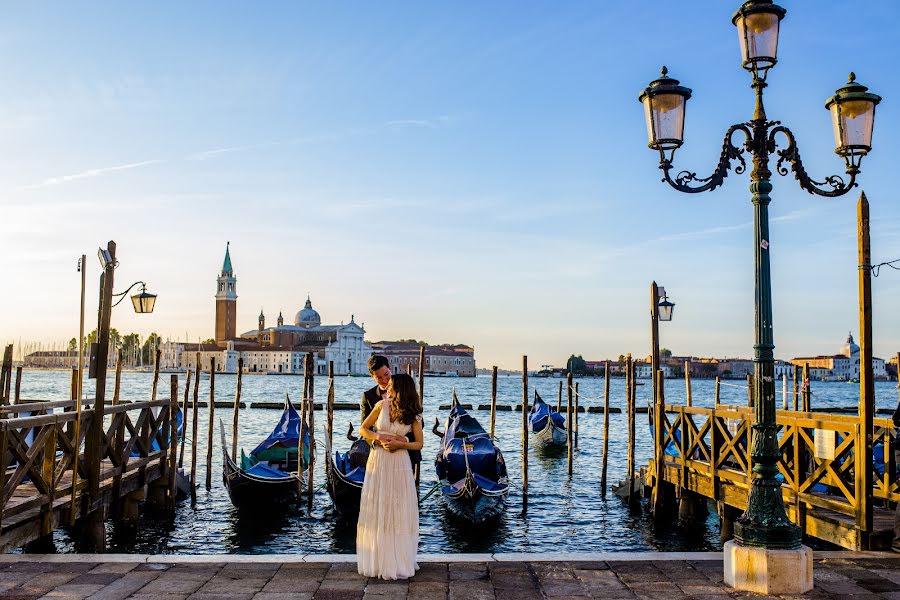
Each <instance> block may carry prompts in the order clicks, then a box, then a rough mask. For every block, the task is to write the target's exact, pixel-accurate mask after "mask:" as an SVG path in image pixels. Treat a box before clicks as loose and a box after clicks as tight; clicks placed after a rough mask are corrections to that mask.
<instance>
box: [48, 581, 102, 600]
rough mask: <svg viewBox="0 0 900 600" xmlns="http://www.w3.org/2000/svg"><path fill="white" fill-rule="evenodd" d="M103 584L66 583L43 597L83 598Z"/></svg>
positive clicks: (72, 599)
mask: <svg viewBox="0 0 900 600" xmlns="http://www.w3.org/2000/svg"><path fill="white" fill-rule="evenodd" d="M102 588H103V586H102V585H99V584H89V583H82V584H76V583H66V584H64V585H61V586H58V587H56V588H55V589H54V590H53V591H52V592H48V593H47V594H46V595H45V596H42V598H66V599H67V600H81V599H82V598H87V597H88V596H90V595H91V594H93V593H94V592H97V591H99V590H100V589H102Z"/></svg>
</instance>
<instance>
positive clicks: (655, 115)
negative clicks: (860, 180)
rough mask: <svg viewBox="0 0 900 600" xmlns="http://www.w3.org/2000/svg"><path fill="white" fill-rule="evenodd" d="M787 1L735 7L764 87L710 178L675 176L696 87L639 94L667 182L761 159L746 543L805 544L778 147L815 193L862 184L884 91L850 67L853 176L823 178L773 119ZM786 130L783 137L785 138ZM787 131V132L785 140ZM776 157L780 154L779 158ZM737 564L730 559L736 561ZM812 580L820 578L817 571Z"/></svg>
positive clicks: (691, 180) (846, 130)
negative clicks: (798, 521)
mask: <svg viewBox="0 0 900 600" xmlns="http://www.w3.org/2000/svg"><path fill="white" fill-rule="evenodd" d="M785 13H786V11H785V9H784V8H782V7H780V6H778V5H776V4H773V3H772V2H771V0H750V1H748V2H745V3H744V4H743V5H742V6H741V7H740V9H738V11H737V12H736V13H735V14H734V17H733V19H732V22H733V23H734V25H735V26H736V27H737V30H738V36H739V41H740V46H741V60H742V66H743V67H744V68H745V69H747V70H748V71H749V72H750V73H751V74H752V76H753V80H752V83H751V87H752V88H753V90H754V91H755V95H756V107H755V110H754V114H753V119H751V120H749V121H746V122H744V123H737V124H735V125H732V126H731V127H730V128H729V129H728V131H727V132H726V133H725V139H724V141H723V144H722V151H721V154H720V156H719V164H718V165H717V166H716V168H715V170H714V171H713V173H712V175H710V176H709V177H705V178H701V177H698V176H697V174H696V173H694V172H692V171H680V172H678V173H677V174H676V175H674V177H673V175H672V160H673V158H674V154H675V150H677V149H678V148H679V147H680V146H681V144H682V141H683V132H684V114H685V105H686V104H687V100H688V99H689V98H690V96H691V91H690V90H689V89H687V88H684V87H681V86H680V85H679V83H678V82H677V81H676V80H674V79H671V78H669V77H668V76H667V72H666V69H665V68H663V75H662V77H661V78H659V79H656V80H654V81H653V82H651V83H650V85H649V87H647V88H646V89H645V90H644V91H643V92H642V93H641V94H640V96H639V100H640V101H641V103H643V105H644V108H645V113H646V115H647V128H648V136H649V139H650V143H649V146H650V148H652V149H654V150H657V151H658V152H659V156H660V160H659V168H660V169H661V170H662V172H663V181H665V182H667V183H668V184H669V185H671V186H672V187H673V188H675V189H676V190H678V191H680V192H688V193H696V192H705V191H710V190H714V189H716V188H717V187H719V186H720V185H722V183H723V182H724V180H725V177H727V175H728V171H729V170H731V169H732V168H734V172H735V173H738V174H740V173H743V172H744V171H745V170H746V168H747V164H746V162H745V160H744V154H748V155H749V156H750V158H751V160H752V170H751V172H750V181H751V183H750V191H751V193H752V197H751V201H752V203H753V207H754V213H755V219H754V223H755V239H754V252H755V265H756V271H755V275H756V311H755V318H756V343H755V344H754V358H753V361H754V363H755V378H754V392H755V395H756V403H755V408H754V424H753V442H752V448H751V458H752V462H753V477H752V480H751V485H750V493H749V497H748V506H747V511H746V512H745V513H744V514H743V515H742V516H741V518H740V519H739V520H738V522H737V523H736V525H735V540H736V542H737V544H738V546H741V547H750V548H764V549H767V550H772V549H799V548H800V547H801V537H800V529H799V528H798V527H797V526H796V525H794V524H793V523H791V521H790V520H789V519H788V517H787V514H786V512H785V509H784V504H783V501H782V496H781V484H780V483H779V482H778V480H776V479H775V476H776V475H777V474H778V459H779V457H780V451H779V449H778V442H777V439H776V423H775V379H774V343H773V335H772V288H771V275H770V266H769V213H768V205H769V202H770V197H769V192H771V191H772V184H771V183H770V178H771V176H772V172H771V171H770V169H769V155H770V154H773V153H774V154H777V161H776V164H775V170H776V171H777V172H778V174H779V175H787V174H788V172H793V174H794V177H795V178H796V179H797V181H798V182H799V184H800V187H801V188H803V189H804V190H806V191H807V192H810V193H812V194H817V195H820V196H828V197H836V196H841V195H843V194H846V193H847V192H848V191H850V190H851V189H852V188H853V187H854V186H856V177H857V175H858V174H859V172H860V162H861V160H862V157H863V156H865V155H866V154H867V153H868V152H869V150H871V144H872V129H873V126H874V117H875V106H876V105H877V104H878V103H879V102H880V101H881V98H880V97H879V96H877V95H875V94H872V93H869V92H868V89H867V88H866V87H865V86H863V85H861V84H859V83H857V82H856V76H855V75H854V74H852V73H851V74H850V82H849V83H848V84H847V85H845V86H844V87H842V88H840V89H838V90H837V92H835V95H834V96H833V97H832V98H831V99H829V100H828V102H827V103H826V105H825V106H826V108H827V109H828V110H830V111H831V113H832V121H833V124H834V135H835V153H836V154H838V155H839V156H841V157H843V158H844V161H845V171H846V174H847V176H848V179H847V181H845V180H844V178H843V177H841V176H839V175H830V176H828V177H826V178H825V180H824V181H815V180H813V179H812V178H810V176H809V175H808V174H807V172H806V170H805V168H804V167H803V163H802V162H801V160H800V152H799V150H798V149H797V143H796V140H795V137H794V134H793V133H792V132H791V131H790V129H788V128H787V127H785V126H783V125H781V124H780V122H779V121H769V120H768V118H767V117H766V112H765V108H764V106H763V90H764V89H765V88H766V85H767V84H766V76H767V74H768V71H769V69H770V68H772V67H773V66H774V65H775V63H776V61H777V50H778V32H779V27H780V23H781V20H782V19H783V18H784V16H785ZM737 132H740V133H741V134H743V137H744V139H743V142H742V143H740V144H738V145H735V144H734V142H733V141H732V139H733V137H734V134H735V133H737ZM778 134H781V136H782V137H779V135H778ZM780 140H783V141H780ZM773 158H774V157H773ZM726 563H727V560H726ZM809 584H810V585H811V575H810V580H809Z"/></svg>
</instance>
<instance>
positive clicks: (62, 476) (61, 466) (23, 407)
mask: <svg viewBox="0 0 900 600" xmlns="http://www.w3.org/2000/svg"><path fill="white" fill-rule="evenodd" d="M176 411H177V405H176V403H175V402H174V400H173V401H172V402H170V400H169V399H159V400H148V401H142V402H120V403H118V404H116V405H113V406H107V407H105V410H104V416H103V418H102V419H101V420H99V421H98V420H97V419H96V413H95V410H94V409H93V408H92V407H90V406H84V407H83V408H82V410H81V413H80V415H81V416H80V418H81V423H80V427H75V426H74V425H75V421H76V419H77V418H78V413H77V412H76V410H75V402H74V401H73V400H65V401H53V402H28V403H24V404H18V405H13V406H3V407H0V545H3V546H4V547H5V548H9V547H10V545H12V546H13V547H14V546H15V545H16V544H19V543H20V542H21V543H25V542H27V541H30V539H33V538H34V537H37V536H43V535H47V534H49V533H50V532H52V530H53V529H54V528H55V527H56V526H57V525H59V524H66V523H69V522H71V521H74V519H75V518H80V517H83V516H86V515H88V514H91V513H93V512H95V511H98V510H103V511H105V509H106V508H108V507H109V506H112V505H115V503H117V502H118V501H119V500H120V499H121V498H122V497H123V496H124V495H125V494H128V493H131V492H134V491H135V490H142V489H144V486H146V485H147V484H149V483H151V482H158V483H161V484H163V483H164V485H165V489H166V490H167V492H166V496H167V498H169V497H170V498H172V499H173V501H174V494H175V489H174V483H175V478H174V460H173V459H174V456H175V453H174V451H173V450H174V448H175V447H177V444H175V443H173V442H174V441H175V440H176V436H175V435H174V434H175V432H174V431H173V430H172V425H173V424H174V421H173V420H172V418H173V416H174V415H175V414H176ZM95 427H100V431H99V448H98V451H95V452H91V451H90V449H89V448H87V447H86V446H87V445H89V443H90V442H89V441H88V442H86V440H90V439H91V437H92V433H93V435H96V433H97V432H96V431H95V430H94V428H95ZM76 431H78V439H77V440H76V439H75V435H76ZM95 439H96V438H95ZM92 457H93V458H92ZM76 466H77V469H78V477H77V478H75V480H76V481H77V483H76V485H75V486H74V487H73V485H72V482H73V474H74V469H75V468H76ZM161 479H162V481H160V480H161ZM73 502H74V503H75V510H72V504H73ZM23 525H27V526H29V527H24V528H22V529H23V531H22V532H19V533H17V532H15V531H14V530H16V529H17V528H19V527H20V526H23ZM25 530H27V531H25Z"/></svg>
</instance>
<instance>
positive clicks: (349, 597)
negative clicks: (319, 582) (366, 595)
mask: <svg viewBox="0 0 900 600" xmlns="http://www.w3.org/2000/svg"><path fill="white" fill-rule="evenodd" d="M362 597H363V591H362V589H359V590H340V589H330V588H329V589H323V588H319V589H318V590H317V591H316V593H315V594H313V600H362Z"/></svg>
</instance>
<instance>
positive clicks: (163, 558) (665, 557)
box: [0, 551, 900, 564]
mask: <svg viewBox="0 0 900 600" xmlns="http://www.w3.org/2000/svg"><path fill="white" fill-rule="evenodd" d="M854 558H879V559H896V560H900V554H897V553H895V552H869V551H860V552H850V551H821V552H814V553H813V559H814V560H823V559H854ZM416 560H417V561H418V562H421V563H473V562H477V563H483V562H578V561H583V562H601V561H602V562H635V561H669V562H677V561H685V560H693V561H714V560H723V556H722V553H721V552H546V553H527V552H510V553H503V554H419V555H418V556H417V557H416ZM17 562H22V563H67V562H88V563H169V564H185V563H188V564H191V563H193V564H209V563H269V564H271V563H355V562H356V555H355V554H0V563H17Z"/></svg>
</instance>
